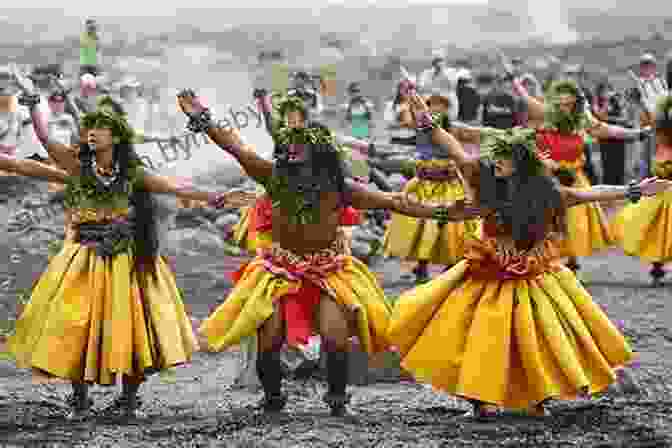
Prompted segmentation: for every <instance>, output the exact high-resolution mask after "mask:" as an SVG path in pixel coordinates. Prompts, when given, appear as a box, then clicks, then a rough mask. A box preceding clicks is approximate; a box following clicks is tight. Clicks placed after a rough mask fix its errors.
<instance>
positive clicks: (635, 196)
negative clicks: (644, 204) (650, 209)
mask: <svg viewBox="0 0 672 448" xmlns="http://www.w3.org/2000/svg"><path fill="white" fill-rule="evenodd" d="M625 197H626V198H628V200H629V201H630V202H639V200H640V199H641V198H642V188H641V187H640V186H639V184H638V183H637V182H636V181H634V180H633V181H632V182H630V183H629V184H628V187H627V189H626V190H625Z"/></svg>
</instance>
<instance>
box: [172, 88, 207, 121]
mask: <svg viewBox="0 0 672 448" xmlns="http://www.w3.org/2000/svg"><path fill="white" fill-rule="evenodd" d="M177 104H178V105H179V106H180V109H182V112H184V114H185V115H187V116H191V115H193V114H198V113H200V112H203V111H204V110H207V109H208V108H207V107H206V106H205V105H204V104H203V101H202V100H201V99H200V98H199V97H198V96H196V93H195V92H194V91H193V90H191V89H184V90H181V91H180V92H179V93H178V94H177Z"/></svg>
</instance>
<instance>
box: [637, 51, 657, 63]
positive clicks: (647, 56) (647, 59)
mask: <svg viewBox="0 0 672 448" xmlns="http://www.w3.org/2000/svg"><path fill="white" fill-rule="evenodd" d="M656 62H657V60H656V57H655V56H654V55H653V54H651V53H644V54H643V55H642V57H640V58H639V63H640V64H655V63H656Z"/></svg>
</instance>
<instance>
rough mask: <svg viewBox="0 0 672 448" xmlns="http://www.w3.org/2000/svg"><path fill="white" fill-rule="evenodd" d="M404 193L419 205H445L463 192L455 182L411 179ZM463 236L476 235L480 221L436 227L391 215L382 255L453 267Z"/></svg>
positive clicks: (459, 255)
mask: <svg viewBox="0 0 672 448" xmlns="http://www.w3.org/2000/svg"><path fill="white" fill-rule="evenodd" d="M404 192H405V193H409V194H411V195H413V196H415V197H417V198H418V200H419V201H421V202H423V203H432V204H445V203H449V202H453V201H456V200H459V199H464V189H463V188H462V185H461V184H460V183H459V182H447V181H446V182H437V181H428V180H420V179H418V178H417V177H416V178H413V179H411V180H410V181H409V182H408V183H407V184H406V186H405V187H404ZM467 234H475V235H479V234H480V221H479V220H471V221H466V222H450V223H448V224H446V225H445V226H444V227H443V228H440V227H439V226H438V224H437V223H436V221H434V220H431V219H418V218H412V217H409V216H404V215H400V214H397V213H393V214H392V219H391V221H390V225H389V227H388V229H387V232H386V233H385V238H384V242H383V243H384V251H385V255H386V256H392V257H401V258H404V259H410V260H427V261H429V262H430V263H433V264H440V265H448V266H450V265H453V264H455V263H457V262H458V261H460V260H461V259H462V257H463V254H464V238H465V235H467Z"/></svg>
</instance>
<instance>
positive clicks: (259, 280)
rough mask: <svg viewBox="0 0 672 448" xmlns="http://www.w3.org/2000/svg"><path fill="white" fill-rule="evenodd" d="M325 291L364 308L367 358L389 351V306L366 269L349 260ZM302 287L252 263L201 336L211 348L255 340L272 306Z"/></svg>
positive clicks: (361, 317)
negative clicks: (249, 338) (252, 336)
mask: <svg viewBox="0 0 672 448" xmlns="http://www.w3.org/2000/svg"><path fill="white" fill-rule="evenodd" d="M323 286H324V289H325V292H327V293H329V294H330V295H331V296H332V297H333V298H334V299H335V300H336V302H337V303H339V304H341V305H343V306H347V307H351V306H356V307H358V308H359V309H360V313H359V321H358V328H359V335H358V337H359V340H360V343H361V345H362V347H363V349H364V350H366V352H367V353H378V352H382V351H385V350H386V349H387V348H388V347H389V343H388V342H387V338H386V331H387V327H388V325H389V318H390V313H391V307H390V305H389V304H388V302H387V301H386V299H385V294H384V292H383V290H382V289H381V288H380V286H379V285H378V281H377V279H376V277H375V275H374V274H373V273H371V271H369V269H368V268H367V266H366V265H365V264H363V263H362V262H361V261H359V260H357V259H356V258H354V257H351V256H347V257H346V262H345V266H344V268H343V269H341V270H339V271H336V272H334V273H331V274H330V275H328V276H327V277H326V278H325V279H324V285H323ZM300 287H301V283H300V281H290V280H287V279H285V278H283V277H281V276H278V275H275V274H272V273H270V272H268V271H267V270H266V269H265V268H264V261H263V259H260V258H257V259H255V260H253V261H252V262H251V263H250V264H249V265H248V266H247V267H246V269H245V271H244V272H243V274H242V277H241V278H240V280H239V281H238V282H237V283H236V286H235V287H234V288H233V290H232V291H231V293H230V294H229V296H228V297H227V298H226V300H224V302H223V303H222V304H221V305H219V307H218V308H217V309H216V310H215V311H214V312H213V313H212V314H211V315H210V316H209V317H208V318H207V319H206V320H205V321H203V323H202V324H201V327H200V328H199V332H200V334H202V335H203V336H204V337H205V339H206V340H207V342H208V349H209V350H211V351H221V350H225V349H227V348H228V347H231V346H233V345H236V344H238V343H239V342H240V340H241V339H242V338H243V337H245V336H250V335H253V334H254V332H255V331H256V330H257V329H258V328H259V327H260V326H261V325H262V324H263V323H264V321H265V320H266V319H268V318H269V317H270V316H271V315H272V314H273V310H274V308H273V305H274V303H275V302H276V301H278V300H281V299H282V297H283V296H285V295H287V294H288V293H290V292H295V291H297V290H298V289H299V288H300Z"/></svg>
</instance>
